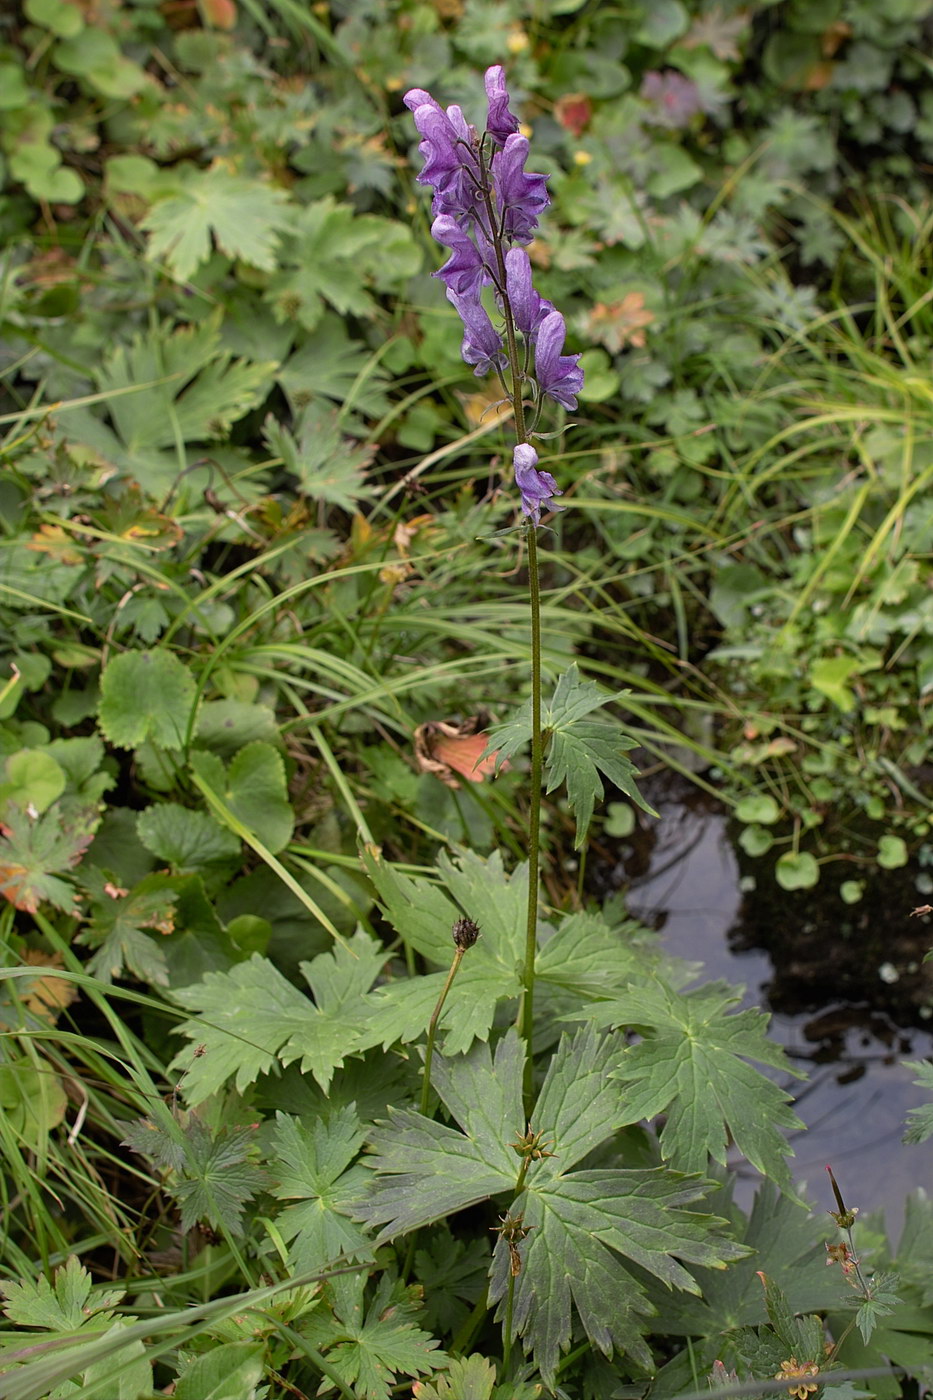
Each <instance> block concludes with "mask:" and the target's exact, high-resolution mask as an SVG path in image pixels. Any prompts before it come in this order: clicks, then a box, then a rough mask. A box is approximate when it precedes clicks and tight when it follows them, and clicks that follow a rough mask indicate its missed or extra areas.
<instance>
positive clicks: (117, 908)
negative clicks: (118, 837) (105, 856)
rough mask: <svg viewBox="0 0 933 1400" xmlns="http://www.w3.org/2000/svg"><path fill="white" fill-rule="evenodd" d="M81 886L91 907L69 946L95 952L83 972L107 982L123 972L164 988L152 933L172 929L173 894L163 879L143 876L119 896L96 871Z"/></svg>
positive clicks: (165, 975) (164, 974)
mask: <svg viewBox="0 0 933 1400" xmlns="http://www.w3.org/2000/svg"><path fill="white" fill-rule="evenodd" d="M84 886H85V888H86V889H87V891H88V893H89V894H90V896H91V899H92V904H91V910H90V914H89V917H88V922H87V924H86V926H85V928H84V929H83V930H82V931H81V933H80V934H79V935H78V937H77V939H76V940H75V941H76V942H77V943H83V944H85V945H86V946H87V947H90V948H96V949H97V951H96V952H95V954H94V956H93V957H92V958H91V960H90V962H89V963H88V968H87V970H88V972H90V973H92V974H93V975H94V976H95V977H99V978H100V979H101V981H103V982H111V981H113V979H114V978H115V977H120V976H121V975H122V973H123V969H124V968H126V969H127V970H128V971H129V972H132V973H133V974H134V975H135V976H136V977H138V978H139V979H140V980H141V981H143V982H151V983H152V985H153V986H157V987H165V986H167V985H168V980H169V978H168V965H167V963H166V960H165V953H164V952H163V950H162V949H161V948H160V947H159V944H158V942H157V941H156V938H154V937H153V934H155V935H156V936H157V937H159V936H165V935H166V934H169V933H171V932H172V931H173V930H174V927H175V905H176V902H177V900H178V890H177V889H174V888H172V887H171V886H170V885H169V884H168V883H167V881H166V878H165V876H164V875H148V876H146V878H145V879H144V880H142V881H140V883H139V884H138V885H137V886H136V887H135V889H133V890H129V891H123V890H121V889H119V888H118V887H115V886H113V885H112V884H111V883H110V882H109V881H108V880H107V878H106V876H105V875H104V874H103V872H102V871H100V870H96V869H92V870H89V871H88V873H87V876H86V877H85V879H84Z"/></svg>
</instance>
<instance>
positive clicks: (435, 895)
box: [363, 851, 528, 1055]
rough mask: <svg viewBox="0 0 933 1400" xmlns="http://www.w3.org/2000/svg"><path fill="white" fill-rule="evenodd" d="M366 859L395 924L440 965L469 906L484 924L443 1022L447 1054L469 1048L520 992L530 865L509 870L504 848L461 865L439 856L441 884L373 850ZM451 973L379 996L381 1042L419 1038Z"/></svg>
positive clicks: (466, 856) (464, 855) (462, 857)
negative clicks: (405, 870)
mask: <svg viewBox="0 0 933 1400" xmlns="http://www.w3.org/2000/svg"><path fill="white" fill-rule="evenodd" d="M363 862H364V865H365V867H366V870H367V873H368V874H369V876H370V879H371V880H372V882H373V884H374V886H375V888H376V893H377V896H378V898H379V902H380V904H381V906H382V908H383V910H384V912H385V914H386V916H387V918H388V919H389V921H390V922H391V924H392V926H393V928H395V929H396V931H397V932H398V934H399V936H400V937H401V938H402V939H403V941H404V942H405V943H406V944H407V945H408V946H409V947H411V948H413V949H414V950H415V951H416V952H418V953H420V954H421V956H422V957H425V958H427V959H429V961H431V962H432V963H434V964H435V965H440V966H442V967H444V968H445V969H446V968H447V967H449V966H450V960H451V958H452V956H453V952H454V944H453V939H452V938H451V929H452V928H453V925H454V923H455V922H456V921H457V919H459V918H460V917H461V916H462V914H463V912H464V911H468V913H469V916H470V918H471V919H473V921H474V922H475V923H476V924H478V925H479V928H480V930H481V937H480V939H479V941H478V942H477V943H476V944H475V945H474V946H473V947H472V948H471V949H470V951H469V952H468V954H467V956H466V957H465V958H464V960H463V963H462V964H461V967H460V971H459V972H458V974H457V977H456V980H455V982H454V984H453V987H452V988H451V991H450V995H449V996H448V998H447V1002H446V1003H445V1006H444V1011H443V1013H442V1016H441V1023H440V1024H441V1029H442V1030H444V1031H446V1033H447V1034H446V1038H445V1040H444V1042H443V1049H444V1053H445V1054H448V1055H450V1054H457V1053H459V1052H461V1051H465V1050H468V1049H469V1047H470V1045H471V1044H472V1043H473V1041H474V1039H480V1040H486V1039H487V1037H488V1035H489V1031H490V1029H491V1028H492V1025H493V1022H494V1020H495V1015H496V1007H497V1005H498V1003H499V1002H501V1001H503V1000H508V999H510V998H513V997H516V996H518V995H519V993H520V992H521V974H520V967H521V959H522V951H523V948H524V930H525V920H526V917H527V915H526V900H527V889H528V885H527V880H528V872H527V867H526V866H521V867H519V869H518V870H516V871H515V873H514V874H513V875H511V876H508V875H506V873H505V871H504V869H503V866H502V858H501V855H499V854H498V853H495V854H494V855H492V856H491V857H490V858H489V859H488V860H484V859H483V858H482V857H480V856H477V855H475V854H474V853H472V852H468V851H464V852H461V853H460V854H459V855H458V857H457V861H456V863H455V862H454V861H452V860H450V859H449V857H447V856H446V855H442V856H440V858H439V859H438V870H439V872H440V874H441V878H442V880H443V882H444V883H443V888H442V887H441V886H439V885H434V884H430V883H428V882H427V881H425V880H412V879H410V878H409V877H408V876H405V875H402V874H400V873H399V872H398V871H397V870H396V869H395V868H394V867H393V866H391V865H389V864H388V863H387V862H384V861H381V860H375V859H374V858H373V857H372V856H370V855H367V854H364V857H363ZM445 975H446V974H445V973H443V974H429V975H428V976H427V977H422V978H419V979H417V982H415V983H412V982H411V981H405V982H402V983H398V984H396V985H394V986H388V987H385V988H383V989H382V990H381V991H380V992H378V993H375V994H374V996H373V1005H374V1009H375V1015H377V1016H378V1017H379V1018H380V1019H379V1021H378V1026H379V1038H380V1040H381V1042H382V1043H383V1044H388V1043H391V1041H392V1040H393V1039H401V1040H406V1041H408V1040H413V1039H414V1038H415V1037H416V1036H418V1035H420V1034H422V1033H423V1032H424V1031H425V1030H426V1028H427V1025H428V1022H429V1020H430V1018H431V1013H432V1011H433V1010H434V1006H435V1004H436V1002H437V997H438V994H439V992H440V989H441V986H442V985H443V981H444V977H445ZM375 1025H376V1023H374V1029H375Z"/></svg>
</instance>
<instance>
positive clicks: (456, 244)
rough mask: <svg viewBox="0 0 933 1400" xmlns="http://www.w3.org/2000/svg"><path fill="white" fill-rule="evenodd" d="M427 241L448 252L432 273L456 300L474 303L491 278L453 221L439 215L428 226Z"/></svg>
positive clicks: (474, 250) (467, 237) (470, 242)
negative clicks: (459, 298)
mask: <svg viewBox="0 0 933 1400" xmlns="http://www.w3.org/2000/svg"><path fill="white" fill-rule="evenodd" d="M431 237H432V238H435V239H436V240H437V242H438V243H443V244H444V246H445V247H446V248H450V249H452V250H453V251H452V254H451V256H450V257H449V258H448V259H447V261H446V262H445V264H444V266H443V267H442V268H441V269H440V271H438V272H435V273H433V276H434V277H440V278H441V280H442V281H443V282H444V284H445V285H446V286H447V287H448V288H449V289H450V290H451V291H452V292H456V293H457V295H458V296H469V297H471V298H472V299H473V300H474V301H475V300H476V299H477V298H478V297H479V294H480V291H481V289H482V286H483V283H484V282H489V281H490V280H491V278H490V277H489V274H488V273H487V271H486V269H485V267H484V266H483V259H482V257H481V255H480V251H479V249H478V248H477V246H476V243H475V242H474V241H473V239H472V238H471V237H470V235H469V234H468V233H467V232H466V231H465V230H464V229H463V228H462V227H461V225H460V224H459V223H458V222H457V220H456V219H452V218H451V217H450V216H449V215H448V214H441V215H440V216H439V218H436V219H435V220H434V222H433V224H432V225H431Z"/></svg>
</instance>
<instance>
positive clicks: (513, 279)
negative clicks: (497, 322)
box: [505, 248, 554, 337]
mask: <svg viewBox="0 0 933 1400" xmlns="http://www.w3.org/2000/svg"><path fill="white" fill-rule="evenodd" d="M505 292H506V296H507V297H508V299H509V305H510V306H511V308H512V316H513V317H514V320H515V329H516V330H518V331H521V332H522V334H523V335H527V336H531V337H534V335H535V334H536V332H537V330H538V327H539V326H540V325H541V322H542V321H543V320H544V318H545V316H547V315H548V313H549V312H551V311H553V310H554V307H553V304H552V303H551V302H549V301H546V300H545V298H544V297H543V296H540V295H539V293H538V292H536V291H535V289H534V287H533V285H532V281H531V262H530V260H529V257H528V254H527V253H526V252H525V250H524V248H510V249H509V251H508V252H507V253H506V255H505Z"/></svg>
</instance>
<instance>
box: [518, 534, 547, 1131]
mask: <svg viewBox="0 0 933 1400" xmlns="http://www.w3.org/2000/svg"><path fill="white" fill-rule="evenodd" d="M527 539H528V587H529V594H530V599H531V792H530V794H529V796H530V799H531V800H530V804H529V807H530V810H529V814H528V917H527V921H526V925H525V965H524V968H523V971H522V1001H521V1010H520V1012H519V1030H520V1031H521V1035H522V1039H523V1040H524V1042H525V1047H526V1050H525V1080H524V1099H525V1118H526V1119H528V1118H529V1117H530V1116H531V1108H532V1094H533V1083H532V1063H533V1062H532V1057H531V1036H532V1031H533V1029H534V997H535V952H536V949H537V938H538V866H539V846H540V834H541V772H542V767H543V758H544V755H543V742H542V735H541V585H540V579H539V575H538V542H537V538H536V532H535V530H533V529H531V530H529V531H528V536H527Z"/></svg>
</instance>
